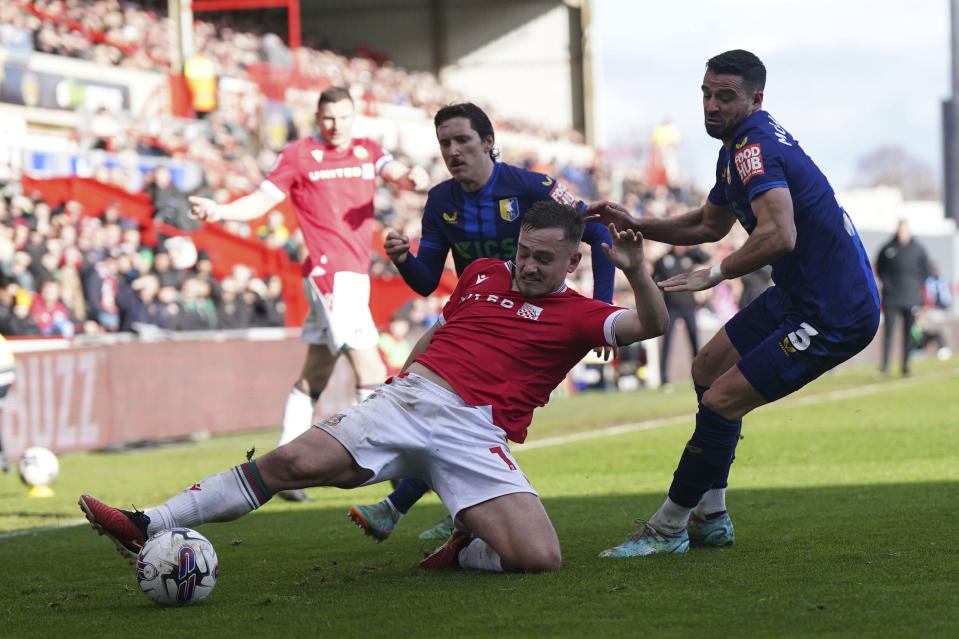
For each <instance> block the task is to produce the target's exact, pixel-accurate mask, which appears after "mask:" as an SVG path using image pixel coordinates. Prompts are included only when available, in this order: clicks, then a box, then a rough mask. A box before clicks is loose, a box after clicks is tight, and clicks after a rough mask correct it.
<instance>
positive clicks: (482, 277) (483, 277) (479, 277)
mask: <svg viewBox="0 0 959 639" xmlns="http://www.w3.org/2000/svg"><path fill="white" fill-rule="evenodd" d="M488 277H489V275H485V274H483V273H481V274H479V275H477V276H476V281H475V282H473V285H474V286H475V285H476V284H482V283H483V282H485V281H486V278H488Z"/></svg>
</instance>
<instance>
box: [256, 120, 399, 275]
mask: <svg viewBox="0 0 959 639" xmlns="http://www.w3.org/2000/svg"><path fill="white" fill-rule="evenodd" d="M392 159H393V156H392V155H390V154H389V153H387V152H385V151H384V150H383V149H382V148H381V147H380V145H378V144H377V143H376V142H374V141H372V140H369V139H366V138H356V139H354V140H352V141H351V142H350V144H349V146H348V147H347V148H346V149H344V150H338V149H335V148H331V147H330V146H328V145H327V144H326V143H324V142H322V141H320V140H318V139H317V138H315V137H311V138H306V139H303V140H298V141H296V142H292V143H290V144H288V145H287V146H286V147H285V148H284V149H283V151H282V152H281V153H280V156H279V158H277V162H276V165H275V166H274V168H273V170H272V171H270V175H269V176H268V177H267V178H266V180H264V181H263V183H262V184H261V185H260V188H261V189H264V190H265V191H267V192H269V193H271V194H273V195H276V196H278V197H285V196H286V195H287V194H289V196H290V201H291V202H292V203H293V211H294V212H295V213H296V220H297V222H298V223H299V225H300V229H301V230H302V231H303V239H304V241H305V242H306V246H307V248H308V249H309V251H310V255H309V258H307V260H306V262H305V263H304V264H303V274H304V275H310V274H311V273H312V274H313V276H314V278H315V279H316V280H317V283H318V284H319V285H320V288H321V290H322V291H323V292H327V293H328V292H331V291H332V285H333V284H332V283H333V273H336V272H339V271H352V272H354V273H364V274H368V273H369V272H370V260H371V246H372V242H373V226H374V225H373V194H374V193H375V191H376V177H377V176H378V175H380V172H381V171H382V169H383V166H385V165H386V164H387V163H389V162H390V161H391V160H392ZM317 267H319V268H318V269H317ZM314 269H317V270H316V271H315V272H314Z"/></svg>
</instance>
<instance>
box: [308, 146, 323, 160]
mask: <svg viewBox="0 0 959 639" xmlns="http://www.w3.org/2000/svg"><path fill="white" fill-rule="evenodd" d="M310 155H312V156H313V159H314V160H316V161H317V162H322V161H323V149H313V150H312V151H310Z"/></svg>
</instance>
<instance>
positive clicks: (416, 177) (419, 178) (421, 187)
mask: <svg viewBox="0 0 959 639" xmlns="http://www.w3.org/2000/svg"><path fill="white" fill-rule="evenodd" d="M406 177H407V179H408V180H409V181H410V186H412V187H413V190H414V191H425V190H426V187H428V186H429V185H430V174H429V172H428V171H427V170H426V169H424V168H423V167H421V166H419V165H417V166H414V167H413V168H412V169H410V172H409V173H407V174H406Z"/></svg>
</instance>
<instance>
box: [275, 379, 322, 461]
mask: <svg viewBox="0 0 959 639" xmlns="http://www.w3.org/2000/svg"><path fill="white" fill-rule="evenodd" d="M315 404H316V402H314V401H313V399H312V398H311V397H310V394H309V393H307V392H305V391H303V390H302V389H301V388H300V387H299V386H293V388H291V389H290V394H289V395H287V396H286V405H285V406H284V407H283V422H282V425H281V428H280V441H279V442H278V444H277V445H278V446H282V445H283V444H286V443H289V442H291V441H293V440H294V439H296V438H297V437H299V436H300V435H302V434H303V433H305V432H306V431H307V430H309V428H310V426H312V425H313V407H314V406H315Z"/></svg>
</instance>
